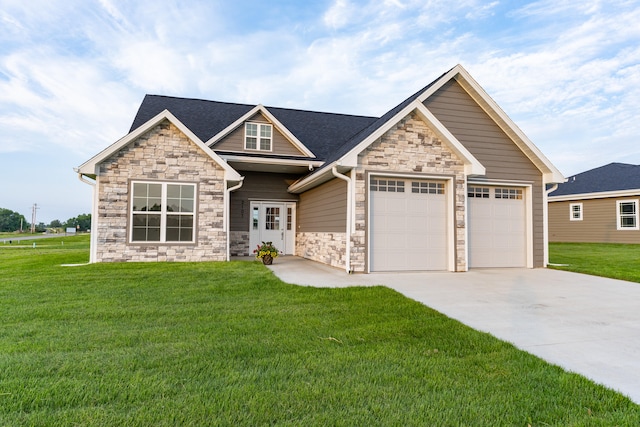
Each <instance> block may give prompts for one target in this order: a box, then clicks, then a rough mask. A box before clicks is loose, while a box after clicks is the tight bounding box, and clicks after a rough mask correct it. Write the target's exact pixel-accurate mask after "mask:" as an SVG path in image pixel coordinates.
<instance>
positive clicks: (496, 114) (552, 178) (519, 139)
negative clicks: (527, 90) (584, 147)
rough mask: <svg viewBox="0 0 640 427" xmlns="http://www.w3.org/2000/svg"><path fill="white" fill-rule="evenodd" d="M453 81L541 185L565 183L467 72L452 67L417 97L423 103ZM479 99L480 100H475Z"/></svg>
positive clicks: (458, 66) (538, 150) (555, 169)
mask: <svg viewBox="0 0 640 427" xmlns="http://www.w3.org/2000/svg"><path fill="white" fill-rule="evenodd" d="M451 79H455V80H456V81H457V82H458V83H460V85H461V86H462V88H463V89H465V91H467V93H468V94H469V95H470V96H471V97H472V98H473V99H474V100H475V101H476V103H477V104H478V105H479V106H480V107H481V108H482V109H483V110H484V111H485V112H486V113H487V114H488V115H489V117H491V118H492V119H493V121H494V122H495V123H496V124H497V125H498V126H500V127H501V128H502V130H503V131H505V133H506V134H507V135H508V136H509V137H510V138H511V139H512V140H513V142H514V143H515V144H516V145H517V146H518V147H519V148H520V150H521V151H522V152H523V153H524V154H525V155H526V156H527V157H528V158H529V160H531V161H532V162H533V163H534V164H535V165H536V166H537V167H538V169H540V171H541V172H542V173H543V182H544V183H547V184H548V183H555V182H565V181H566V178H565V177H564V176H563V175H562V173H561V172H560V171H559V170H558V169H557V168H556V167H555V166H554V165H553V164H552V163H551V162H550V161H549V159H547V158H546V156H545V155H544V154H542V152H541V151H540V149H538V147H536V145H535V144H534V143H533V142H532V141H531V140H530V139H529V138H528V137H527V136H526V135H525V134H524V132H522V130H520V128H519V127H518V126H517V125H516V124H515V122H514V121H513V120H511V118H510V117H509V116H508V115H507V114H506V113H505V112H504V111H503V110H502V108H500V106H499V105H498V104H497V103H496V102H495V101H494V100H493V99H492V98H491V97H490V96H489V94H488V93H487V92H486V91H485V90H484V89H483V88H482V87H481V86H480V85H479V84H478V82H476V81H475V79H474V78H473V77H471V75H470V74H469V72H468V71H467V70H465V69H464V67H463V66H462V65H460V64H458V65H456V66H455V67H453V68H452V69H451V70H449V71H448V72H447V73H445V74H444V75H443V76H442V77H440V78H439V79H438V80H437V81H436V82H434V83H433V84H432V85H431V86H430V87H429V88H428V89H427V90H425V91H424V92H423V93H422V94H420V95H419V96H418V98H417V99H418V100H419V101H420V102H421V103H422V102H424V101H425V100H426V99H427V98H429V97H430V96H431V95H433V94H434V93H435V92H436V91H437V90H438V89H440V88H441V87H442V86H443V85H444V84H445V83H447V82H448V81H450V80H451ZM478 98H480V99H478Z"/></svg>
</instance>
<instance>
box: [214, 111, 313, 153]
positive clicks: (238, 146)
mask: <svg viewBox="0 0 640 427" xmlns="http://www.w3.org/2000/svg"><path fill="white" fill-rule="evenodd" d="M247 121H249V122H261V123H269V121H268V120H267V119H266V118H265V117H264V116H263V115H262V113H257V114H256V115H254V116H253V117H251V118H250V119H249V120H247ZM271 148H272V151H256V150H245V149H244V123H243V124H242V125H240V126H239V127H238V128H237V129H236V130H234V131H233V132H231V133H230V134H229V135H227V136H226V137H224V138H223V139H222V140H221V141H220V142H218V143H216V144H215V145H214V146H213V149H214V150H216V151H236V152H242V151H246V152H250V153H268V154H277V155H281V156H306V155H305V154H304V153H302V152H301V151H300V150H298V149H297V148H296V147H295V146H294V145H293V144H292V143H291V142H289V140H288V139H287V138H286V137H285V136H284V135H283V134H282V133H281V132H280V131H279V130H278V129H277V128H276V127H275V126H274V127H273V140H272V147H271Z"/></svg>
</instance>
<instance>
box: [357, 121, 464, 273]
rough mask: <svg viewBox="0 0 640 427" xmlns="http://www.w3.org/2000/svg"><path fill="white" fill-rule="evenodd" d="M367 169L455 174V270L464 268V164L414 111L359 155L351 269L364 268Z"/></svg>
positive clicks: (360, 270) (361, 269)
mask: <svg viewBox="0 0 640 427" xmlns="http://www.w3.org/2000/svg"><path fill="white" fill-rule="evenodd" d="M366 171H372V172H374V171H380V172H399V173H411V174H428V175H447V176H452V175H453V176H455V192H456V194H455V220H456V232H455V235H456V270H457V271H466V269H467V266H466V261H465V247H466V241H465V234H466V233H465V227H466V223H465V217H464V215H465V194H464V191H465V190H464V184H465V175H464V164H463V162H462V161H461V160H460V159H458V158H457V156H456V155H455V154H454V153H453V152H452V151H451V150H450V149H449V148H448V147H447V146H446V145H445V144H443V143H442V141H441V140H440V139H439V138H438V137H437V136H436V135H435V133H434V132H433V131H432V130H431V129H429V127H428V126H427V124H426V123H424V122H423V121H422V120H420V119H419V118H418V117H417V116H416V115H415V113H412V114H410V115H408V116H407V117H405V118H404V119H402V120H401V121H400V122H398V124H396V125H395V126H394V127H393V128H391V129H390V130H389V131H387V132H386V133H385V134H384V135H382V137H380V138H379V139H378V140H377V141H375V142H374V143H372V144H371V145H370V146H369V147H368V148H366V149H365V150H363V151H362V153H360V154H359V155H358V168H357V169H356V182H355V199H356V206H355V222H356V223H355V232H354V233H352V235H351V268H352V269H353V271H354V272H364V271H366V248H367V246H366V245H367V243H366V214H367V187H366V185H367V181H366V174H365V172H366Z"/></svg>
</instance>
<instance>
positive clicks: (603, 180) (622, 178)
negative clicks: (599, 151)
mask: <svg viewBox="0 0 640 427" xmlns="http://www.w3.org/2000/svg"><path fill="white" fill-rule="evenodd" d="M634 189H640V165H630V164H627V163H609V164H608V165H605V166H600V167H598V168H595V169H591V170H588V171H586V172H582V173H579V174H577V175H573V176H571V177H569V180H568V181H567V182H565V183H563V184H559V185H558V189H557V190H555V191H554V192H552V193H550V194H549V196H567V195H571V194H585V193H601V192H605V191H622V190H634Z"/></svg>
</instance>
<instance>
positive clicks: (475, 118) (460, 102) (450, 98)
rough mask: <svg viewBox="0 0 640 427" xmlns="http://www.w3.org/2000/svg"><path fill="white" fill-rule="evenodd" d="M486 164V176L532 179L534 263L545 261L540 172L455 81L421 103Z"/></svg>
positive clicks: (537, 264)
mask: <svg viewBox="0 0 640 427" xmlns="http://www.w3.org/2000/svg"><path fill="white" fill-rule="evenodd" d="M424 104H425V105H426V106H427V108H429V110H430V111H431V112H432V113H433V114H434V115H435V116H436V118H437V119H438V120H440V121H441V122H442V123H443V124H444V125H445V126H446V127H447V129H449V131H450V132H451V133H452V134H453V135H454V136H455V137H456V138H457V139H458V140H459V141H460V142H461V143H462V145H464V146H465V147H466V148H467V150H469V151H470V152H471V154H472V155H473V156H474V157H475V158H477V159H478V160H479V161H480V163H482V165H484V167H485V168H486V178H488V179H493V180H508V181H510V180H520V181H531V182H532V183H533V252H534V257H533V265H534V267H541V266H543V264H544V225H543V194H542V192H543V185H542V173H541V172H540V171H539V170H538V169H537V168H536V166H535V165H534V164H533V163H532V162H531V160H529V159H528V158H527V157H526V156H525V155H524V153H522V151H520V149H519V148H518V146H517V145H515V143H514V142H513V141H512V140H511V139H510V138H509V137H508V136H507V135H506V134H505V133H504V132H503V131H502V129H500V127H499V126H498V125H497V124H496V123H495V122H494V121H493V120H492V119H491V117H489V115H488V114H487V113H485V112H484V110H483V109H482V108H481V107H480V106H479V105H478V104H477V103H476V102H475V101H474V100H473V98H471V97H470V96H469V94H468V93H467V92H466V91H465V90H464V89H463V88H462V86H460V85H459V84H458V83H457V82H456V81H454V80H451V81H449V82H448V83H446V84H445V85H443V86H442V87H441V88H440V89H438V91H436V93H434V94H433V95H432V96H430V97H429V98H428V99H427V100H426V101H425V103H424Z"/></svg>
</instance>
